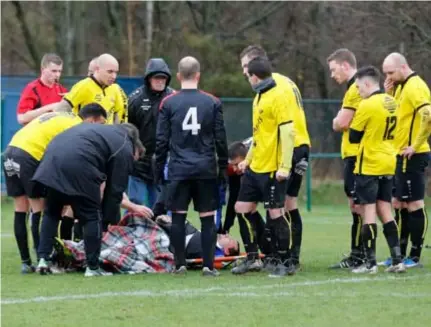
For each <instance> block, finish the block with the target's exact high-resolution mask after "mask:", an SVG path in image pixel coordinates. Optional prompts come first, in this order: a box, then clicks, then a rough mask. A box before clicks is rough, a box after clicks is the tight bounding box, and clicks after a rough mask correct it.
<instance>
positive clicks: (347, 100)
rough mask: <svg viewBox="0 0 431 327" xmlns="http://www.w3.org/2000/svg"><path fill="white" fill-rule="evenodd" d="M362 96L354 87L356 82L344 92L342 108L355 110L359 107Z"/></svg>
mask: <svg viewBox="0 0 431 327" xmlns="http://www.w3.org/2000/svg"><path fill="white" fill-rule="evenodd" d="M362 100H363V99H362V98H361V96H360V95H359V91H358V90H357V88H356V84H353V85H352V86H350V87H349V89H348V90H347V92H346V94H345V95H344V99H343V104H342V108H344V109H350V110H354V111H356V110H357V109H358V108H359V104H360V103H361V102H362Z"/></svg>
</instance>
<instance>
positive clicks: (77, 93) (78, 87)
mask: <svg viewBox="0 0 431 327" xmlns="http://www.w3.org/2000/svg"><path fill="white" fill-rule="evenodd" d="M87 97H88V88H87V87H86V80H82V81H79V82H78V83H76V84H75V85H74V86H72V89H71V90H70V91H69V92H68V93H67V94H66V95H65V96H64V97H63V99H64V100H66V101H67V102H69V104H70V105H71V106H72V112H73V113H74V114H78V112H77V111H78V107H79V105H82V104H83V103H85V101H86V99H87Z"/></svg>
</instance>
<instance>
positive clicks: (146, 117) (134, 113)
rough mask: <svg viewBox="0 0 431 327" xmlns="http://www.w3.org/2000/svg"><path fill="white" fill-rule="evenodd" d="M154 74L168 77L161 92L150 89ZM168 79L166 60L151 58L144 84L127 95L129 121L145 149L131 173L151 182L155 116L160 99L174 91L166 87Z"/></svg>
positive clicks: (168, 71)
mask: <svg viewBox="0 0 431 327" xmlns="http://www.w3.org/2000/svg"><path fill="white" fill-rule="evenodd" d="M156 74H164V75H166V77H167V78H168V80H167V81H166V88H165V90H164V91H162V92H155V91H153V90H151V86H150V83H149V79H150V77H152V76H154V75H156ZM170 81H171V72H170V70H169V67H168V65H167V64H166V62H165V61H164V60H163V59H161V58H152V59H150V60H149V61H148V64H147V69H146V72H145V76H144V84H143V85H142V86H140V87H138V88H137V89H136V90H135V91H133V92H132V93H131V94H130V96H129V108H128V114H129V123H131V124H133V125H135V126H136V127H137V128H138V130H139V136H140V139H141V141H142V144H143V145H144V146H145V149H146V152H145V156H144V157H143V158H142V159H141V160H139V161H137V162H135V165H134V169H133V174H132V175H133V176H136V177H138V178H140V179H142V180H144V181H145V182H152V181H153V179H154V173H153V164H152V158H153V155H154V151H155V148H156V128H157V117H158V111H159V105H160V102H161V101H162V99H163V98H164V97H165V96H166V95H168V94H171V93H173V92H174V90H173V89H171V88H170V87H168V85H169V83H170Z"/></svg>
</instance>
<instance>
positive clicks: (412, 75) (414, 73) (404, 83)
mask: <svg viewBox="0 0 431 327" xmlns="http://www.w3.org/2000/svg"><path fill="white" fill-rule="evenodd" d="M417 74H418V73H416V72H413V73H411V74H410V75H409V76H407V78H406V80H405V81H404V82H402V83H400V84H401V86H404V85H406V84H407V82H408V80H409V79H410V78H412V77H414V76H417Z"/></svg>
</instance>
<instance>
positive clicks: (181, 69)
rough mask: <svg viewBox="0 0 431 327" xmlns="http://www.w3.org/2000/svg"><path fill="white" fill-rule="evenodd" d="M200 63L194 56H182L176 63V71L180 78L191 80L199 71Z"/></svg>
mask: <svg viewBox="0 0 431 327" xmlns="http://www.w3.org/2000/svg"><path fill="white" fill-rule="evenodd" d="M200 70H201V65H200V64H199V61H198V60H197V59H196V58H194V57H190V56H188V57H184V58H183V59H181V60H180V62H179V63H178V73H179V74H180V76H181V79H182V80H185V81H187V80H193V79H195V77H196V76H197V75H198V74H199V73H200Z"/></svg>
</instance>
